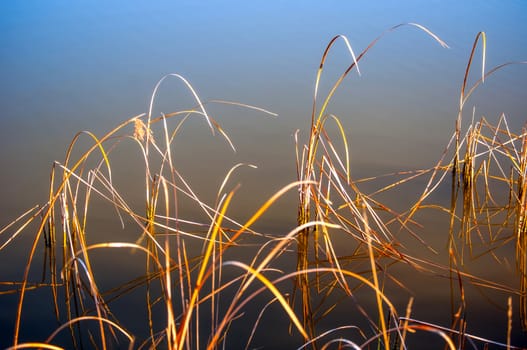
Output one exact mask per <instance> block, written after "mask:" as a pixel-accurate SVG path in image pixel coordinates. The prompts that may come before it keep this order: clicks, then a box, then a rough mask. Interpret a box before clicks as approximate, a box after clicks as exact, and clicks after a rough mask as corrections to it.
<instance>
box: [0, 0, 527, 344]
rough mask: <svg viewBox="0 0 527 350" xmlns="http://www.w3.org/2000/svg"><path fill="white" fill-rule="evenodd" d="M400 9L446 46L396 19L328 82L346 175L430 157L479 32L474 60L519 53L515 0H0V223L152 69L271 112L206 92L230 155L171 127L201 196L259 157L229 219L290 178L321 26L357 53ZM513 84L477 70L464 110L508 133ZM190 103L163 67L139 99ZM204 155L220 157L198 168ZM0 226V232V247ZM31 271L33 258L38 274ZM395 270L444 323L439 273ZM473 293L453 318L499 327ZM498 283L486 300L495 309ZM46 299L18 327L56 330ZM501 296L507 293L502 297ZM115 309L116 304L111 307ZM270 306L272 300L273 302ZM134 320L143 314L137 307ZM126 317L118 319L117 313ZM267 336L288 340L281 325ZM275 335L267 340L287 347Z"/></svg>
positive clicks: (325, 36) (125, 186)
mask: <svg viewBox="0 0 527 350" xmlns="http://www.w3.org/2000/svg"><path fill="white" fill-rule="evenodd" d="M403 22H417V23H420V24H422V25H424V26H426V27H428V28H429V29H430V30H432V31H433V32H434V33H436V34H437V35H438V36H440V37H441V38H442V39H443V40H444V41H445V42H446V43H447V44H448V45H449V46H450V48H449V49H443V48H441V47H440V45H438V44H437V43H436V42H434V41H433V40H432V39H431V38H430V37H429V36H427V35H425V34H424V33H423V32H420V31H418V30H416V29H415V28H411V27H404V28H401V29H400V30H398V31H396V32H393V33H390V34H388V35H387V36H386V37H385V38H384V39H383V40H382V41H381V42H379V44H378V45H377V46H375V47H374V48H373V49H372V50H371V51H370V52H369V54H368V55H367V56H366V57H365V59H364V60H363V61H361V63H362V64H361V65H360V68H361V72H362V76H361V77H359V76H358V75H357V74H355V72H354V73H352V74H351V75H350V76H349V77H348V79H347V80H346V81H345V83H344V84H343V85H342V86H341V88H340V90H339V92H338V93H337V94H336V96H335V98H334V100H333V102H332V104H331V106H330V111H331V112H332V113H333V114H336V115H338V116H339V117H341V120H342V122H343V124H344V126H345V128H346V131H347V133H348V135H349V137H350V140H351V149H352V165H353V171H352V174H354V176H355V177H356V178H360V177H366V176H374V175H379V174H382V173H386V172H391V171H396V170H407V169H416V168H426V167H430V166H432V165H434V164H435V162H436V160H437V159H438V158H439V157H440V155H441V153H442V151H443V148H444V146H445V145H446V143H447V141H448V139H449V137H450V135H451V134H452V132H453V128H454V121H455V118H456V115H457V108H458V100H459V89H460V86H461V83H462V79H463V74H464V69H465V66H466V63H467V59H468V56H469V54H470V50H471V47H472V43H473V40H474V38H475V36H476V34H477V33H478V31H485V32H486V33H487V40H488V42H487V44H488V46H487V67H488V68H491V67H494V66H496V65H498V64H500V63H504V62H508V61H520V60H527V45H526V44H527V41H526V39H525V37H526V34H527V4H526V3H525V2H523V1H507V2H503V1H485V2H481V1H465V2H462V3H461V2H457V1H429V2H426V5H425V4H424V3H423V2H421V1H386V2H383V3H382V4H373V2H368V1H354V2H349V3H345V2H343V1H340V2H338V1H327V2H302V4H301V5H300V3H298V4H286V3H282V2H273V1H268V2H257V3H255V2H234V1H232V2H226V3H225V2H220V1H213V2H209V3H203V2H200V3H193V2H181V1H178V2H177V4H174V3H173V2H172V1H162V2H157V3H156V4H155V5H153V4H151V3H150V2H147V1H131V2H129V1H113V2H111V4H109V3H106V2H100V3H97V4H93V3H91V2H88V1H82V2H76V4H75V5H73V4H70V3H69V2H66V1H48V2H38V1H24V2H22V1H19V2H16V1H3V2H2V3H0V73H1V77H2V84H1V85H0V86H1V93H0V106H1V114H0V161H1V164H2V167H1V172H0V180H1V181H0V224H1V225H2V226H3V225H5V224H6V223H8V222H10V221H11V220H13V219H14V218H15V217H16V216H17V215H18V214H20V213H21V212H23V211H24V210H26V209H27V208H29V207H31V206H33V205H35V204H37V203H43V202H45V198H46V193H47V190H48V187H47V186H48V181H49V173H50V167H51V164H52V162H53V161H54V160H59V161H62V160H63V158H64V155H65V152H66V149H67V146H68V144H69V142H70V141H71V139H72V137H73V136H74V134H75V133H76V132H77V131H80V130H90V131H93V132H94V133H96V134H97V135H102V134H104V133H105V132H107V131H109V130H110V129H111V128H113V127H114V126H116V125H117V124H118V123H120V122H122V121H124V120H126V119H128V118H130V117H132V116H135V115H138V114H141V113H144V112H146V111H147V110H148V103H149V100H150V96H151V93H152V90H153V87H154V85H155V84H156V82H157V80H158V79H160V78H161V77H162V76H164V75H165V74H168V73H178V74H181V75H183V76H184V77H185V78H187V79H188V80H189V81H190V83H191V84H192V85H193V86H194V88H195V89H196V91H197V92H198V94H199V95H200V97H201V98H202V99H203V100H210V99H223V100H231V101H238V102H242V103H247V104H251V105H256V106H259V107H263V108H266V109H268V110H270V111H272V112H275V113H277V114H278V115H279V116H278V117H277V118H272V117H269V116H267V115H265V114H263V113H259V112H256V111H249V110H245V109H241V108H238V107H233V106H221V105H220V106H218V105H216V106H213V105H211V107H210V110H209V112H210V113H211V114H212V115H213V116H214V117H215V118H216V120H218V121H219V122H220V123H221V125H222V127H223V128H224V129H225V131H226V132H227V133H228V134H229V136H230V137H231V139H232V140H233V142H234V144H235V146H236V147H237V150H238V151H237V152H236V153H233V152H232V151H230V149H229V146H228V144H227V143H226V142H225V141H224V140H222V139H221V138H220V137H218V136H216V137H212V136H210V132H209V130H208V129H207V125H206V123H205V122H204V121H203V120H199V119H195V120H192V121H191V122H189V123H188V126H185V127H184V129H183V131H182V133H181V135H180V136H179V139H178V141H177V145H178V148H177V154H176V156H175V157H176V159H177V161H178V162H179V168H180V169H183V170H182V171H183V173H184V174H185V176H186V177H187V178H189V179H192V180H191V181H192V183H193V186H194V188H197V189H199V190H200V192H201V195H202V196H203V198H204V199H208V200H210V201H212V200H213V198H214V196H215V193H216V191H217V188H218V186H219V185H220V184H221V181H222V178H223V174H225V173H226V171H228V169H229V168H230V167H231V166H232V165H234V164H236V163H238V162H250V163H254V164H256V165H258V169H256V170H253V169H246V170H242V171H240V173H239V176H238V177H237V178H236V180H235V182H240V183H242V188H241V189H240V193H239V196H240V197H239V198H240V200H239V201H238V202H237V203H236V204H235V206H234V207H233V210H237V211H238V212H237V215H239V217H246V216H247V215H248V214H249V213H251V212H253V211H254V210H255V209H256V208H257V207H258V205H259V204H261V203H262V202H263V201H264V200H265V199H266V198H268V197H269V196H270V195H272V194H273V193H274V192H275V191H276V190H278V189H279V188H281V187H282V186H284V185H286V184H287V183H289V182H291V181H293V180H295V178H296V170H295V153H294V152H295V150H294V139H293V134H294V132H295V130H296V129H299V130H300V132H301V134H300V135H301V137H303V139H305V135H306V130H308V126H309V121H310V110H311V103H312V93H313V88H314V80H315V75H316V69H317V67H318V63H319V60H320V57H321V55H322V53H323V51H324V49H325V46H326V45H327V43H328V42H329V40H330V39H331V38H332V37H333V36H334V35H336V34H345V35H346V36H347V37H348V38H349V40H350V43H351V45H352V46H353V47H354V49H355V51H356V52H360V51H361V50H362V49H363V48H365V47H366V46H367V45H368V43H369V42H370V41H372V40H373V39H374V38H375V37H377V35H379V34H380V33H381V32H382V31H384V30H385V29H387V28H389V27H391V26H393V25H396V24H399V23H403ZM478 52H480V51H479V50H478ZM349 63H350V55H349V53H348V52H347V51H346V50H345V48H344V45H343V44H342V43H340V44H339V45H337V47H336V48H335V50H334V51H333V52H332V53H331V55H330V58H329V60H328V63H327V70H326V73H325V75H324V77H323V83H322V91H327V89H328V88H329V86H330V83H331V82H333V81H334V80H335V79H336V78H337V77H338V75H339V74H340V72H341V71H342V69H344V68H345V67H346V66H347V65H348V64H349ZM480 67H481V66H480V59H479V58H478V59H476V60H475V63H474V71H473V73H472V75H471V81H475V80H476V79H477V72H478V71H479V69H480ZM525 81H527V67H526V66H512V67H509V68H507V69H505V70H503V71H501V72H499V73H498V74H496V75H494V76H493V77H491V78H490V79H488V80H487V82H486V83H485V85H484V86H483V87H482V88H481V89H479V90H478V92H477V93H476V94H475V95H474V97H473V98H472V99H471V100H470V101H469V103H468V105H467V110H470V109H472V107H473V106H475V108H476V109H475V115H476V117H477V118H479V117H481V116H485V117H486V118H487V119H488V120H490V121H495V120H496V119H497V117H498V116H499V115H500V114H501V113H505V114H506V116H507V118H508V121H509V125H510V127H511V129H513V130H515V131H517V132H519V130H520V128H521V127H522V126H523V125H524V124H525V122H526V121H527V114H526V111H527V94H526V91H527V89H526V88H525ZM193 104H194V103H193V100H192V98H191V96H190V94H189V93H188V91H187V90H186V89H185V88H184V87H183V86H182V84H181V83H180V82H178V81H177V80H176V79H173V80H167V81H166V82H165V83H164V85H163V86H162V89H161V91H160V93H159V97H158V100H157V103H156V106H155V108H154V113H155V114H159V113H161V112H171V111H176V110H180V109H184V108H189V107H192V106H193ZM466 119H468V118H466ZM113 160H114V161H115V163H114V164H115V167H116V173H117V174H116V176H117V177H118V176H122V175H126V177H122V178H123V181H122V182H121V183H120V185H119V186H120V188H121V189H122V191H123V192H126V193H130V194H128V195H127V196H128V198H129V199H130V201H132V202H134V201H135V203H141V200H142V197H141V196H142V195H143V192H142V190H140V191H136V192H134V187H135V186H136V185H137V183H140V181H141V179H142V176H143V173H142V172H141V170H140V169H141V168H140V160H138V159H136V158H134V157H133V156H132V153H131V152H128V151H123V153H122V154H121V155H120V157H118V156H115V159H113ZM136 169H137V170H136ZM210 169H221V170H220V171H219V175H217V176H215V175H214V174H211V170H210ZM125 178H127V179H128V181H125V180H124V179H125ZM421 185H422V184H421ZM410 192H411V191H410ZM295 199H296V197H295V196H294V195H290V196H286V197H285V198H284V200H283V201H281V202H280V203H278V205H277V206H276V207H275V208H273V209H272V210H271V211H270V212H269V214H268V215H269V220H268V221H267V222H268V223H272V224H262V228H263V229H267V230H272V231H273V232H276V231H280V232H282V231H283V232H284V234H285V233H286V232H288V230H289V229H290V228H291V227H293V226H294V224H295V221H296V218H295V215H296V203H295ZM411 200H412V198H409V199H408V203H411ZM431 220H433V219H431ZM438 221H440V220H438ZM98 223H99V224H100V230H94V231H96V232H100V234H101V235H109V234H111V235H112V237H119V235H121V238H122V237H126V234H125V233H122V232H121V233H119V232H120V231H119V230H120V229H119V228H118V225H117V223H114V222H113V221H112V220H111V219H109V218H105V217H104V215H102V214H101V216H100V217H98ZM112 225H115V227H114V226H112ZM31 234H32V231H28V236H27V237H25V236H24V237H20V238H19V239H17V241H16V242H15V243H16V244H13V245H12V246H11V247H10V248H9V249H5V250H3V251H0V262H1V267H0V282H2V281H12V280H18V279H20V266H21V265H23V264H25V261H26V258H25V255H24V254H25V253H26V252H27V244H29V242H30V241H31ZM4 236H5V234H4ZM102 237H104V236H102ZM5 239H6V238H5V237H3V236H0V243H3V242H4V241H5ZM428 239H429V240H430V241H431V242H433V244H435V245H436V247H438V249H439V248H444V246H445V244H446V239H445V240H443V239H442V238H441V237H437V236H433V235H431V236H430V237H428ZM422 256H426V253H423V255H422ZM101 259H109V258H108V257H106V258H101ZM438 259H440V258H438ZM131 260H133V259H131ZM102 261H105V260H102ZM108 262H109V263H111V264H110V265H113V266H116V267H119V266H121V267H123V266H124V267H123V268H121V269H120V270H119V274H122V276H123V278H124V279H126V274H127V273H128V274H129V277H131V278H133V276H134V273H133V272H131V270H133V269H132V268H131V267H130V268H129V267H127V266H126V265H125V264H124V263H123V262H122V261H108ZM140 264H142V262H140ZM480 264H482V262H479V261H478V262H477V263H473V265H470V266H471V267H470V269H472V270H471V271H480V270H485V271H486V272H489V274H491V275H492V274H494V275H496V274H499V273H498V272H493V268H494V267H493V265H492V262H491V261H490V260H489V265H488V266H487V265H485V266H484V267H482V266H481V265H480ZM139 266H141V265H139ZM39 268H40V266H38V267H35V274H37V275H38V273H40V272H39V271H37V270H39ZM127 269H128V270H127ZM127 271H128V272H127ZM115 273H117V272H115ZM507 276H509V275H507ZM510 276H514V275H513V274H511V275H510ZM101 278H102V277H101ZM105 278H106V277H105ZM506 278H509V277H506ZM108 279H111V278H110V277H108ZM408 279H409V280H410V281H409V282H407V283H412V286H413V287H414V288H415V291H416V294H417V295H423V293H424V294H426V295H428V297H427V298H424V299H419V300H417V301H416V306H415V308H416V310H418V311H417V314H419V313H421V315H417V316H422V318H424V319H427V320H429V321H430V322H436V323H440V324H443V325H448V322H449V319H450V318H449V317H450V316H449V314H448V311H445V310H437V308H438V307H437V305H447V306H448V308H449V301H448V290H445V292H444V293H442V292H438V290H443V289H444V287H445V286H448V283H445V282H444V280H441V278H433V276H428V277H422V280H420V281H413V282H412V281H411V278H408ZM505 282H507V281H505ZM510 284H511V285H515V284H514V283H512V282H511V283H510ZM483 294H484V293H483ZM474 295H475V296H474V298H473V299H471V300H473V301H472V303H473V304H471V305H470V308H471V312H473V314H472V315H474V316H472V317H473V320H472V321H473V324H472V325H470V321H471V319H470V318H469V328H470V327H473V328H472V330H473V332H474V333H476V334H478V335H481V336H485V337H489V338H492V339H496V340H499V341H503V340H504V335H505V334H506V313H505V312H504V311H503V310H497V308H494V307H493V306H489V304H488V303H487V302H486V301H485V296H484V295H483V296H482V294H479V293H477V291H476V292H475V293H474ZM506 297H507V295H506V294H500V295H499V296H497V297H496V298H497V301H496V302H497V303H499V305H500V307H502V308H503V306H504V305H506ZM48 298H49V299H48ZM16 300H17V298H16V297H15V296H3V295H0V310H4V311H3V312H1V316H0V347H5V346H8V345H10V342H11V340H10V339H11V335H12V332H13V330H12V324H13V319H14V310H15V303H16ZM48 300H49V301H51V297H50V295H47V294H46V295H44V296H38V297H35V298H34V299H31V298H29V299H28V302H27V303H28V304H27V306H26V307H27V310H29V309H34V310H40V311H36V312H30V313H31V316H30V317H28V320H27V323H26V324H25V325H24V327H23V330H22V338H23V339H25V340H29V339H33V340H42V339H45V337H46V336H47V335H48V334H49V333H50V332H51V331H52V330H53V329H54V328H55V327H56V325H55V324H54V323H53V315H52V309H51V307H50V306H47V303H48ZM407 300H408V295H407V294H405V295H404V296H401V300H397V302H396V304H397V305H398V307H400V308H401V309H400V310H401V312H404V307H405V304H406V302H407ZM514 302H515V305H517V299H515V300H514ZM263 303H265V301H264V302H263ZM42 304H45V305H46V306H45V307H44V306H42ZM365 304H367V302H365ZM262 305H263V304H262ZM115 308H116V309H117V310H119V309H120V308H121V309H124V310H126V305H118V304H117V305H116V306H115ZM352 308H353V306H350V310H353V309H352ZM339 310H347V309H346V308H342V309H339ZM275 311H277V312H280V311H278V308H277V309H276V310H275ZM515 311H516V309H515ZM349 312H356V310H353V311H349ZM348 316H349V315H348V314H347V312H344V311H339V312H338V313H337V315H336V316H335V317H336V319H339V320H346V319H347V317H348ZM138 317H139V318H141V319H142V320H144V319H145V318H144V315H139V316H138ZM479 320H484V322H478V321H479ZM515 321H516V322H517V320H515ZM516 327H518V324H517V323H516ZM130 328H131V329H132V330H133V329H134V325H133V322H132V323H131V325H130ZM282 328H284V327H282ZM285 328H287V327H285ZM137 332H139V333H140V332H141V330H140V329H139V330H137ZM280 336H282V335H277V337H280ZM283 336H284V339H287V334H285V333H284V335H283ZM526 338H527V336H526V335H525V334H521V333H520V332H519V331H516V332H515V338H514V340H515V342H516V344H523V345H524V346H527V340H526ZM277 339H278V338H277ZM258 341H260V342H261V344H265V341H266V337H265V336H262V335H260V338H259V340H258ZM283 341H284V343H282V344H283V348H290V347H292V346H293V345H287V344H286V343H285V340H283ZM276 343H277V342H274V344H275V345H276ZM278 343H281V340H280V341H278ZM256 345H257V344H255V346H256Z"/></svg>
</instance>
